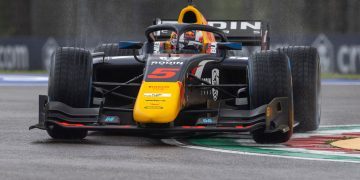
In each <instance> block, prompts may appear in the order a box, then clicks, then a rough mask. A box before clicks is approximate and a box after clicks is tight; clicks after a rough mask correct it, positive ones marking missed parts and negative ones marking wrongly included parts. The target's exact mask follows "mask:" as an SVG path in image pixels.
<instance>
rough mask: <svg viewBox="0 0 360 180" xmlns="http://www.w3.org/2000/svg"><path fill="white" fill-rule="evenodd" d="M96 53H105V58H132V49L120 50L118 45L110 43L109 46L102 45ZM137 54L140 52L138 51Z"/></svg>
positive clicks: (96, 49) (97, 48)
mask: <svg viewBox="0 0 360 180" xmlns="http://www.w3.org/2000/svg"><path fill="white" fill-rule="evenodd" d="M94 52H95V53H96V52H104V53H105V56H132V55H133V50H132V49H119V47H118V44H116V43H109V44H101V45H99V46H97V47H96V48H95V49H94ZM136 54H138V52H137V51H136Z"/></svg>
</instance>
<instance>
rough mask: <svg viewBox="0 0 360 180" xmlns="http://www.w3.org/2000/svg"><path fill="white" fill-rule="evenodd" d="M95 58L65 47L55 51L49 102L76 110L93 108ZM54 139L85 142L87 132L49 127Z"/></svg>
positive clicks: (79, 50) (52, 62) (81, 50)
mask: <svg viewBox="0 0 360 180" xmlns="http://www.w3.org/2000/svg"><path fill="white" fill-rule="evenodd" d="M91 81H92V57H91V54H90V52H89V51H87V50H84V49H80V48H72V47H63V48H59V49H57V50H56V52H55V57H54V58H53V59H52V61H51V69H50V76H49V87H48V95H49V101H59V102H62V103H64V104H66V105H69V106H71V107H74V108H88V107H90V97H91V83H92V82H91ZM47 132H48V134H49V135H50V136H51V137H52V138H54V139H83V138H85V137H86V135H87V131H86V130H72V129H64V128H61V127H59V126H56V125H52V124H49V125H48V126H47Z"/></svg>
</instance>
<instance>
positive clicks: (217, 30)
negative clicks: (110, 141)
mask: <svg viewBox="0 0 360 180" xmlns="http://www.w3.org/2000/svg"><path fill="white" fill-rule="evenodd" d="M145 35H146V39H147V41H146V42H144V43H142V42H129V41H127V42H125V41H122V42H120V43H117V44H104V45H100V46H99V47H97V48H96V49H95V50H94V52H93V53H90V51H88V50H85V49H81V48H73V47H62V48H59V49H57V50H56V52H55V56H54V59H53V60H52V62H51V70H50V75H49V86H48V96H45V95H40V96H39V101H40V102H39V123H38V124H37V125H34V126H32V127H30V129H32V128H39V129H44V130H46V131H47V132H48V134H49V135H50V136H51V137H52V138H55V139H82V138H85V137H86V135H87V132H88V131H118V132H124V133H145V134H146V133H149V134H151V133H157V134H167V133H170V134H171V133H175V134H176V133H231V132H233V133H235V132H250V133H251V134H252V136H253V139H254V140H255V141H256V142H258V143H281V142H285V141H287V140H289V138H290V137H291V135H292V133H293V129H294V127H295V126H296V125H298V126H296V127H295V130H298V131H309V130H315V129H317V128H318V126H319V121H320V99H319V97H320V78H319V73H320V64H319V56H318V54H317V50H316V49H315V48H312V47H304V46H301V47H300V46H299V47H286V48H281V49H276V50H269V43H270V41H269V40H270V38H269V31H268V28H267V27H265V26H264V25H263V24H262V22H261V21H209V22H208V21H207V20H206V19H205V18H204V16H203V15H202V14H201V13H200V12H199V10H198V9H196V8H195V7H194V6H192V5H189V6H187V7H185V8H184V9H183V10H182V11H181V13H180V15H179V18H178V20H177V22H174V21H171V20H161V19H157V20H156V21H155V22H154V25H153V26H150V27H148V28H147V29H146V31H145ZM229 40H231V42H229ZM244 46H255V47H259V51H258V52H256V53H253V55H251V56H250V57H244V56H231V55H230V54H232V53H233V51H234V50H236V51H239V50H241V49H242V47H244ZM129 55H131V56H129Z"/></svg>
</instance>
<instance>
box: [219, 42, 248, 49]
mask: <svg viewBox="0 0 360 180" xmlns="http://www.w3.org/2000/svg"><path fill="white" fill-rule="evenodd" d="M217 48H218V49H221V50H241V49H242V44H241V43H236V42H218V43H217Z"/></svg>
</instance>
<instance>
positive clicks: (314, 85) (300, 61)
mask: <svg viewBox="0 0 360 180" xmlns="http://www.w3.org/2000/svg"><path fill="white" fill-rule="evenodd" d="M280 51H282V52H283V53H285V54H286V55H287V56H288V57H289V59H290V64H291V73H292V78H293V89H294V90H293V92H294V116H295V117H294V118H295V122H299V125H298V126H297V127H295V131H298V132H306V131H312V130H316V129H317V128H318V127H319V124H320V117H321V84H320V59H319V55H318V52H317V50H316V48H313V47H306V46H303V47H296V46H295V47H286V48H282V49H280Z"/></svg>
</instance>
